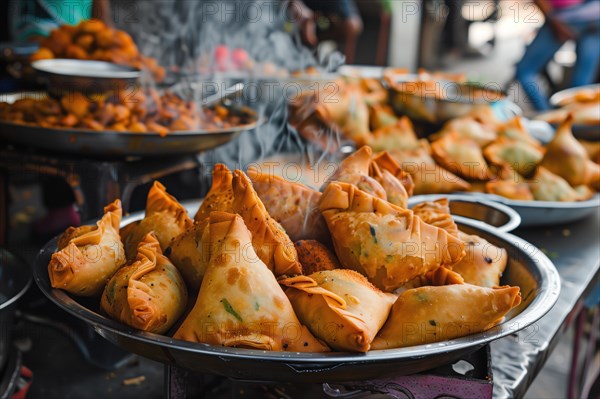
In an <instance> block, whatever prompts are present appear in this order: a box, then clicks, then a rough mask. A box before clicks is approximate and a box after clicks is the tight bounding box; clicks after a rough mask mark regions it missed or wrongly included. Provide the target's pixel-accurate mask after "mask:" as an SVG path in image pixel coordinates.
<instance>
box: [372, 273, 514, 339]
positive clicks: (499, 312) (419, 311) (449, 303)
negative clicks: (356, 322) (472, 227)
mask: <svg viewBox="0 0 600 399" xmlns="http://www.w3.org/2000/svg"><path fill="white" fill-rule="evenodd" d="M520 303H521V295H520V290H519V287H509V286H505V287H497V288H486V287H478V286H476V285H472V284H453V285H443V286H439V287H429V286H428V287H420V288H414V289H410V290H407V291H405V292H403V293H402V294H400V296H399V297H398V299H397V300H396V303H394V306H392V311H391V312H390V316H389V318H388V320H387V322H386V323H385V325H384V326H383V328H382V329H381V331H379V334H377V337H376V338H375V340H374V341H373V343H372V344H371V349H390V348H400V347H405V346H413V345H424V344H429V343H433V342H439V341H445V340H449V339H454V338H459V337H463V336H466V335H470V334H474V333H478V332H482V331H485V330H489V329H490V328H492V327H493V326H495V325H496V324H498V323H500V322H501V321H502V319H503V318H504V316H505V315H506V314H507V313H508V312H509V311H510V310H511V309H512V308H514V307H516V306H518V305H519V304H520Z"/></svg>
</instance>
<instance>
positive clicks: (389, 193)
mask: <svg viewBox="0 0 600 399" xmlns="http://www.w3.org/2000/svg"><path fill="white" fill-rule="evenodd" d="M369 174H370V175H371V177H372V178H374V179H375V180H377V181H378V182H379V184H381V187H383V189H384V190H385V194H386V198H387V200H388V201H389V202H390V203H391V204H394V205H398V206H399V207H401V208H408V192H407V191H406V188H404V186H403V185H402V182H401V181H400V180H398V179H397V178H396V176H394V175H392V174H391V173H390V172H389V171H388V170H386V169H381V168H380V167H379V165H378V164H377V163H375V162H371V166H370V168H369ZM409 176H410V175H409ZM411 181H412V178H411Z"/></svg>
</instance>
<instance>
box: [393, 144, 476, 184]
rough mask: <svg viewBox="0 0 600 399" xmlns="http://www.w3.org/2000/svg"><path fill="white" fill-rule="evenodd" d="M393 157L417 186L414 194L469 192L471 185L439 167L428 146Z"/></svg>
mask: <svg viewBox="0 0 600 399" xmlns="http://www.w3.org/2000/svg"><path fill="white" fill-rule="evenodd" d="M391 155H392V157H394V159H395V160H396V161H398V163H399V164H400V166H401V168H402V170H404V171H406V172H407V173H408V174H410V175H411V177H412V180H413V182H414V184H415V187H414V194H415V195H419V194H447V193H452V192H455V191H465V190H468V189H469V188H470V187H471V185H470V184H469V183H468V182H467V181H465V180H463V179H461V178H460V177H458V176H457V175H455V174H454V173H452V172H450V171H449V170H446V169H444V168H442V167H441V166H439V165H437V164H436V163H435V161H434V160H433V158H431V156H430V155H429V150H428V147H427V144H425V143H424V142H421V146H420V147H419V148H417V149H415V150H411V151H393V152H391Z"/></svg>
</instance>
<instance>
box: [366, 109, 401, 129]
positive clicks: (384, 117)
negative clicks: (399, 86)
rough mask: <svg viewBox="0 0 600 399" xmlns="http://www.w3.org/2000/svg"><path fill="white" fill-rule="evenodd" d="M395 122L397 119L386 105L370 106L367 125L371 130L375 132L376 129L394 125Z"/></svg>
mask: <svg viewBox="0 0 600 399" xmlns="http://www.w3.org/2000/svg"><path fill="white" fill-rule="evenodd" d="M397 121H398V117H397V116H396V114H395V113H394V110H393V109H392V107H390V106H389V105H388V104H372V105H370V106H369V125H370V127H371V130H373V131H376V130H377V129H380V128H384V127H386V126H390V125H394V124H396V122H397Z"/></svg>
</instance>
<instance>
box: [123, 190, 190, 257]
mask: <svg viewBox="0 0 600 399" xmlns="http://www.w3.org/2000/svg"><path fill="white" fill-rule="evenodd" d="M192 224H193V222H192V220H191V219H190V218H189V216H188V214H187V211H186V210H185V208H184V207H183V206H182V205H181V204H180V203H179V202H178V201H177V199H175V197H173V196H172V195H170V194H169V193H167V190H166V188H165V186H163V185H162V184H161V183H159V182H158V181H155V182H154V184H153V185H152V187H151V188H150V191H149V192H148V199H147V201H146V215H145V216H144V219H142V221H141V222H140V224H139V225H137V226H136V227H135V229H133V230H132V232H131V234H130V235H129V239H128V240H127V242H126V243H125V249H126V250H127V259H129V260H133V259H135V256H136V254H137V246H138V244H139V243H140V242H141V241H142V240H143V239H144V237H145V236H146V234H148V233H150V232H151V231H154V233H155V234H156V238H157V239H158V242H159V243H160V248H161V249H162V250H163V251H164V250H166V249H167V247H168V246H169V245H171V241H172V240H173V239H174V238H175V237H177V236H178V235H180V234H181V233H183V232H184V231H186V230H187V229H189V228H190V227H192Z"/></svg>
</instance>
